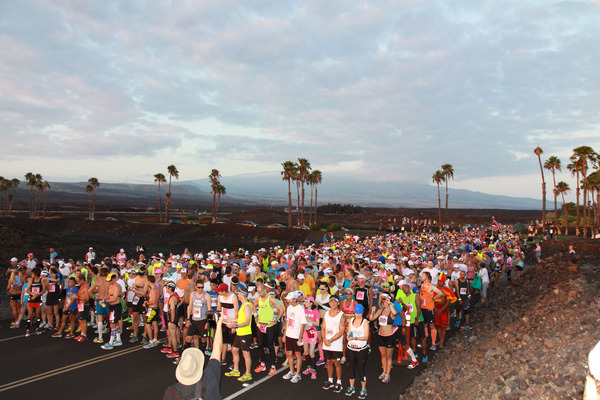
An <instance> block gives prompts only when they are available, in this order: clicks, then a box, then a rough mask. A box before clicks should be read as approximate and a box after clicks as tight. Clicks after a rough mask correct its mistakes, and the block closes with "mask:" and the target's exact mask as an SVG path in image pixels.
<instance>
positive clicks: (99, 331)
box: [98, 321, 104, 339]
mask: <svg viewBox="0 0 600 400" xmlns="http://www.w3.org/2000/svg"><path fill="white" fill-rule="evenodd" d="M103 331H104V322H103V321H100V322H98V339H102V332H103Z"/></svg>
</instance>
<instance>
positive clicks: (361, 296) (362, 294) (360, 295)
mask: <svg viewBox="0 0 600 400" xmlns="http://www.w3.org/2000/svg"><path fill="white" fill-rule="evenodd" d="M364 299H365V292H356V300H364Z"/></svg>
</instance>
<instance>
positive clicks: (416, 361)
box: [406, 360, 419, 369]
mask: <svg viewBox="0 0 600 400" xmlns="http://www.w3.org/2000/svg"><path fill="white" fill-rule="evenodd" d="M417 365H419V361H418V360H415V361H411V362H410V364H408V367H406V368H408V369H414V368H415V367H416V366H417Z"/></svg>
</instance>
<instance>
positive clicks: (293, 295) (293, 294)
mask: <svg viewBox="0 0 600 400" xmlns="http://www.w3.org/2000/svg"><path fill="white" fill-rule="evenodd" d="M298 297H300V296H298V292H289V293H288V294H287V296H285V299H286V300H292V299H297V298H298Z"/></svg>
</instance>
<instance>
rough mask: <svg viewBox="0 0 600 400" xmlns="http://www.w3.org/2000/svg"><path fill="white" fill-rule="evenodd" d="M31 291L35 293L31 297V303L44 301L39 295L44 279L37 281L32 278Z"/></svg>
mask: <svg viewBox="0 0 600 400" xmlns="http://www.w3.org/2000/svg"><path fill="white" fill-rule="evenodd" d="M29 291H30V292H31V293H33V295H32V296H31V298H30V299H29V301H30V302H31V303H39V302H40V301H42V298H41V297H40V295H39V294H40V293H42V280H41V279H40V280H39V281H37V282H35V281H33V280H32V281H31V289H29Z"/></svg>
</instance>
